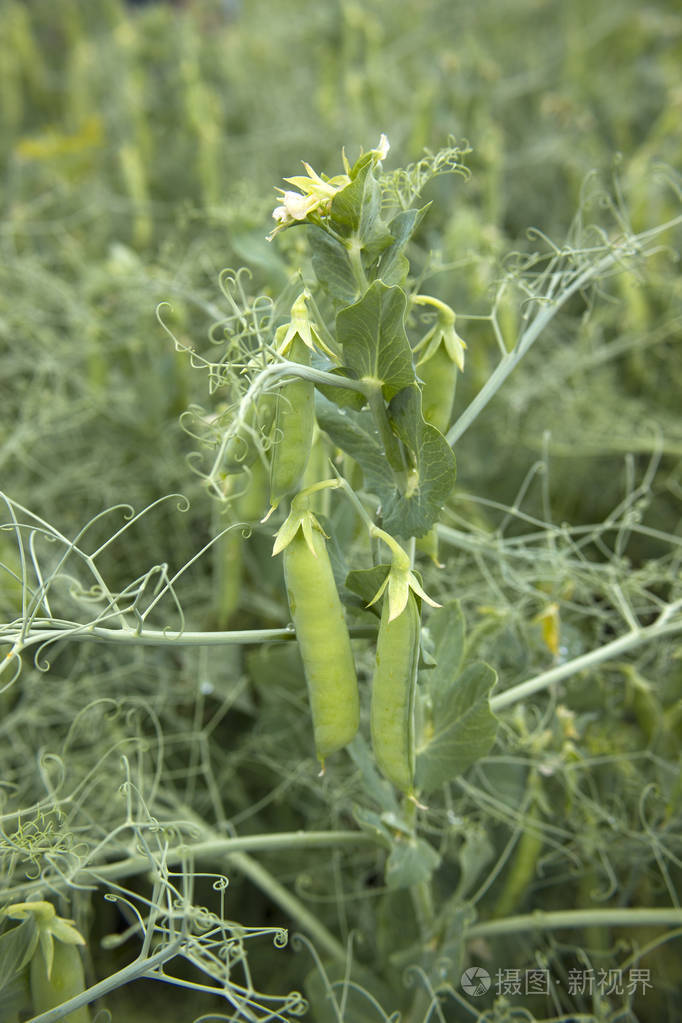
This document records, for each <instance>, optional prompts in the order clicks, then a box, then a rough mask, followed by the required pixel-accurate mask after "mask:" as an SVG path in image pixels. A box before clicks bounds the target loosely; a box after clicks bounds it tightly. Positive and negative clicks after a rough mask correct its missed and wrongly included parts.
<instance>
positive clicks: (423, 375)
mask: <svg viewBox="0 0 682 1023" xmlns="http://www.w3.org/2000/svg"><path fill="white" fill-rule="evenodd" d="M457 373H458V369H457V366H456V365H455V363H454V362H453V361H452V359H451V357H450V355H449V353H448V351H447V349H446V347H445V345H444V344H443V343H441V344H439V345H438V347H437V348H436V350H435V352H434V353H433V355H430V356H429V358H428V359H426V360H425V361H424V362H420V363H419V365H418V366H417V374H418V376H419V378H420V379H421V381H422V415H423V416H424V419H425V420H426V422H427V423H430V424H431V426H435V427H436V429H437V430H440V432H441V433H443V434H444V433H446V432H447V429H448V426H449V425H450V420H451V418H452V408H453V405H454V403H455V387H456V385H457Z"/></svg>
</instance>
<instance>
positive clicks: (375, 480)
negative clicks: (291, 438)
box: [315, 393, 395, 500]
mask: <svg viewBox="0 0 682 1023" xmlns="http://www.w3.org/2000/svg"><path fill="white" fill-rule="evenodd" d="M315 415H316V416H317V422H318V425H319V427H320V429H322V430H324V431H325V432H326V433H328V434H329V436H330V437H331V439H332V441H333V442H334V444H336V445H337V447H340V448H341V449H342V450H343V451H345V452H346V453H347V454H349V455H350V456H351V457H352V458H354V459H355V461H356V462H357V463H358V465H359V466H360V468H361V469H362V471H363V473H364V479H365V485H366V487H367V489H368V490H369V491H370V492H371V493H373V494H377V495H378V497H379V498H380V500H383V499H384V498H385V497H386V498H387V497H389V496H390V495H391V494H392V493H393V491H394V489H395V484H394V480H393V473H392V472H391V467H390V465H389V464H388V462H387V461H386V456H385V454H384V449H383V447H382V444H381V440H380V438H379V432H378V430H377V428H376V426H375V425H374V419H373V418H372V414H371V413H370V412H354V411H352V410H350V409H348V410H346V409H339V408H337V407H336V405H334V404H333V402H331V401H328V400H327V398H325V397H324V396H323V395H321V394H319V393H318V394H316V396H315Z"/></svg>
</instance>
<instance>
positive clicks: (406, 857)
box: [386, 838, 440, 889]
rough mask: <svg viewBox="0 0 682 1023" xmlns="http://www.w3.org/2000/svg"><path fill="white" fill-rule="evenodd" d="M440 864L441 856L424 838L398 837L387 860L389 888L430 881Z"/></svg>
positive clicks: (407, 886) (405, 886)
mask: <svg viewBox="0 0 682 1023" xmlns="http://www.w3.org/2000/svg"><path fill="white" fill-rule="evenodd" d="M439 864H440V856H439V855H438V853H437V852H436V850H435V849H434V848H433V846H431V845H429V843H428V842H425V841H424V839H423V838H410V839H407V840H405V839H400V838H399V839H398V840H397V841H396V842H395V844H394V846H393V848H392V849H391V852H390V853H389V857H388V860H387V862H386V885H387V887H388V888H393V889H395V888H410V887H412V885H414V884H420V883H421V882H422V881H428V880H429V878H430V877H431V874H432V873H433V872H434V870H435V869H436V867H437V866H438V865H439Z"/></svg>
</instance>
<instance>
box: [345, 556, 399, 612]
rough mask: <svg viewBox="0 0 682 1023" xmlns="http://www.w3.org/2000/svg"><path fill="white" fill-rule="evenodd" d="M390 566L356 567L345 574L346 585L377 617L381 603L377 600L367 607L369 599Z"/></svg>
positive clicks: (371, 598)
mask: <svg viewBox="0 0 682 1023" xmlns="http://www.w3.org/2000/svg"><path fill="white" fill-rule="evenodd" d="M390 568H391V566H390V565H388V564H386V565H375V566H374V568H356V569H353V571H352V572H349V573H348V575H347V576H346V586H347V587H348V589H349V590H351V591H352V592H353V593H357V595H358V596H359V597H361V598H362V601H363V603H364V605H365V607H366V608H367V610H368V611H372V612H373V613H374V614H376V615H377V617H381V604H380V603H379V602H377V603H376V604H372V606H371V607H369V606H368V605H369V603H370V601H372V600H374V598H375V596H376V594H377V593H378V592H379V589H380V587H381V585H382V583H383V582H384V579H385V578H386V576H387V575H388V572H389V570H390Z"/></svg>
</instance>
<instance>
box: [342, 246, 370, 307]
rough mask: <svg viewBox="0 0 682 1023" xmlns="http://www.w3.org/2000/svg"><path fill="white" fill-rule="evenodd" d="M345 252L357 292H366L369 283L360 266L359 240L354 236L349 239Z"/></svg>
mask: <svg viewBox="0 0 682 1023" xmlns="http://www.w3.org/2000/svg"><path fill="white" fill-rule="evenodd" d="M346 251H347V252H348V262H349V263H350V268H351V270H352V271H353V277H354V278H355V283H356V284H357V286H358V291H359V292H361V293H362V292H364V291H367V286H368V283H369V282H368V280H367V274H366V273H365V268H364V266H363V265H362V244H361V242H360V239H359V238H357V237H356V236H355V235H353V237H352V238H349V239H348V241H347V242H346Z"/></svg>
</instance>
